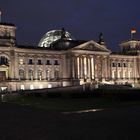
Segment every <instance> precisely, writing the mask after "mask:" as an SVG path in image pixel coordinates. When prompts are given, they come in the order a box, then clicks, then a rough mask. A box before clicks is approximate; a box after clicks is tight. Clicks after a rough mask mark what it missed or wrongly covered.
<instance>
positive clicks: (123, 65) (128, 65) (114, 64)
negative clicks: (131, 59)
mask: <svg viewBox="0 0 140 140" xmlns="http://www.w3.org/2000/svg"><path fill="white" fill-rule="evenodd" d="M112 67H132V63H126V62H124V63H121V62H112Z"/></svg>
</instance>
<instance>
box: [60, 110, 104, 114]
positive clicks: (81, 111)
mask: <svg viewBox="0 0 140 140" xmlns="http://www.w3.org/2000/svg"><path fill="white" fill-rule="evenodd" d="M102 110H104V109H87V110H80V111H73V112H62V113H63V114H75V113H76V114H81V113H90V112H97V111H102Z"/></svg>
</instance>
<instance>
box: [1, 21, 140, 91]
mask: <svg viewBox="0 0 140 140" xmlns="http://www.w3.org/2000/svg"><path fill="white" fill-rule="evenodd" d="M15 30H16V27H15V26H14V25H13V24H2V23H1V24H0V81H1V82H0V90H5V89H8V90H21V89H22V90H24V89H41V88H51V87H58V86H72V85H80V84H86V83H92V84H94V83H99V84H105V83H106V84H109V83H111V84H126V83H132V84H139V78H140V64H139V63H140V55H139V54H140V53H139V50H140V41H136V40H129V41H126V42H123V43H121V44H120V46H121V50H122V51H121V53H112V52H111V51H110V50H109V49H108V48H107V46H106V45H105V42H104V41H103V36H102V34H101V35H100V38H99V42H98V43H97V42H95V41H93V40H91V41H81V40H73V39H67V36H65V31H64V29H63V30H62V36H61V37H60V38H59V39H58V40H56V41H55V42H52V43H51V44H50V46H49V47H43V46H41V47H40V46H22V45H17V43H16V36H15ZM40 43H41V42H40Z"/></svg>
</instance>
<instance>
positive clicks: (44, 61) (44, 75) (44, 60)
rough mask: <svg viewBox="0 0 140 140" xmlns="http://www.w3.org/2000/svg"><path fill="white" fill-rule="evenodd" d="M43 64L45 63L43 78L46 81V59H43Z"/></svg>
mask: <svg viewBox="0 0 140 140" xmlns="http://www.w3.org/2000/svg"><path fill="white" fill-rule="evenodd" d="M42 63H43V76H42V78H43V80H46V59H45V57H43V59H42Z"/></svg>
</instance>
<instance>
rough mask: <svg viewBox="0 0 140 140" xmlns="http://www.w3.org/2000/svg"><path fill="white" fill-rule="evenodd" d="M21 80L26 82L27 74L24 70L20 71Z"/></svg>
mask: <svg viewBox="0 0 140 140" xmlns="http://www.w3.org/2000/svg"><path fill="white" fill-rule="evenodd" d="M19 78H20V80H24V79H25V72H24V70H23V69H20V70H19Z"/></svg>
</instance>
